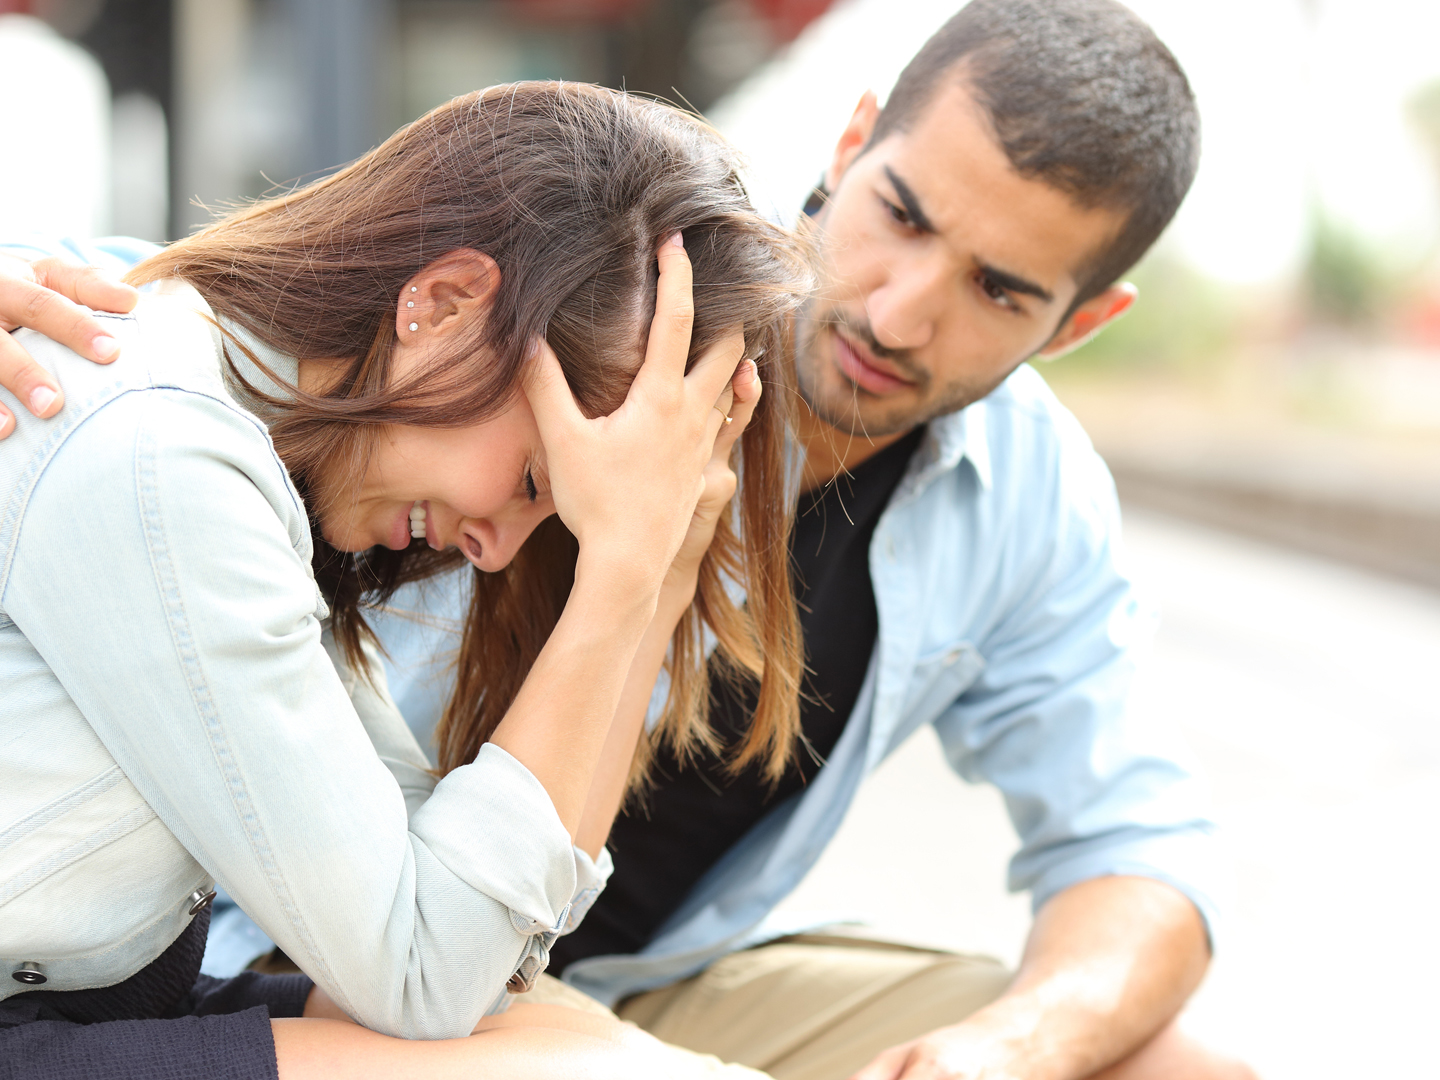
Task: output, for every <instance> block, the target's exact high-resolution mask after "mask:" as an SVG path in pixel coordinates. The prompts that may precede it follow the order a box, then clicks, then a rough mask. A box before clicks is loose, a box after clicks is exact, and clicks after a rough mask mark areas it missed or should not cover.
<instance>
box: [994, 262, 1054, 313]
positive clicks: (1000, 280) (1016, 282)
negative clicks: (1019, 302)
mask: <svg viewBox="0 0 1440 1080" xmlns="http://www.w3.org/2000/svg"><path fill="white" fill-rule="evenodd" d="M979 270H980V273H982V274H984V275H985V276H986V277H987V278H989V279H990V280H991V281H993V282H994V283H995V284H996V285H999V286H1000V287H1001V288H1002V289H1004V290H1005V291H1006V292H1013V293H1020V294H1021V295H1022V296H1034V297H1038V298H1039V299H1041V300H1043V301H1045V303H1047V304H1048V303H1050V301H1052V300H1054V299H1055V294H1054V293H1052V292H1051V291H1050V290H1049V289H1046V288H1043V287H1041V286H1039V285H1036V284H1035V282H1033V281H1029V280H1027V279H1026V278H1023V277H1020V276H1019V275H1017V274H1009V273H1006V272H1005V271H1004V270H1000V269H998V268H997V267H994V266H989V265H987V264H986V263H983V262H982V263H980V264H979Z"/></svg>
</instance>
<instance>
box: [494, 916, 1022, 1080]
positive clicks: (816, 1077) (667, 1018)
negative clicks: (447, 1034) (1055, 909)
mask: <svg viewBox="0 0 1440 1080" xmlns="http://www.w3.org/2000/svg"><path fill="white" fill-rule="evenodd" d="M1010 977H1011V975H1010V972H1009V971H1007V970H1006V969H1005V967H1004V966H1003V965H1001V964H1000V963H999V962H998V961H996V960H991V959H990V958H988V957H982V956H964V955H960V954H957V953H948V952H939V951H935V950H929V949H920V948H914V947H912V946H907V945H899V944H895V943H892V942H885V941H877V940H873V939H867V938H862V937H858V936H852V935H850V934H848V933H843V932H842V933H834V934H828V933H827V934H809V935H804V936H800V937H792V938H785V939H782V940H781V941H777V942H774V943H772V944H769V945H762V946H760V947H758V948H754V949H747V950H745V951H744V952H739V953H735V954H733V955H731V956H727V957H724V958H723V959H720V960H717V961H716V962H715V963H714V964H712V965H710V967H708V968H707V969H706V970H705V971H703V972H701V973H700V974H699V975H696V976H694V977H693V978H689V979H685V980H683V981H681V982H678V983H675V984H673V985H671V986H666V987H663V988H661V989H659V990H652V991H650V992H649V993H644V994H637V995H635V996H634V997H631V998H627V999H626V1000H625V1001H622V1002H621V1003H620V1007H619V1008H618V1009H617V1010H616V1012H617V1013H618V1015H619V1016H620V1018H621V1019H622V1020H628V1021H630V1022H631V1023H633V1024H636V1025H638V1026H639V1027H641V1028H643V1029H644V1030H645V1031H648V1032H650V1034H652V1035H654V1036H655V1037H656V1038H659V1039H662V1040H664V1041H665V1042H668V1043H672V1044H674V1045H676V1046H683V1047H685V1048H687V1049H689V1050H694V1051H697V1052H699V1053H702V1054H713V1055H714V1056H715V1057H717V1058H720V1059H721V1060H722V1061H728V1062H736V1063H739V1064H741V1065H748V1066H750V1067H751V1068H754V1069H760V1070H763V1071H764V1072H767V1073H769V1074H770V1075H771V1076H773V1077H775V1078H776V1080H845V1078H846V1077H848V1076H850V1075H851V1074H852V1073H854V1072H855V1071H856V1070H857V1069H859V1068H861V1067H862V1066H863V1065H865V1064H866V1063H867V1062H869V1061H870V1060H871V1059H872V1058H873V1057H874V1056H875V1055H876V1054H878V1053H879V1052H880V1051H881V1050H884V1049H886V1048H887V1047H890V1046H894V1045H896V1044H897V1043H903V1042H908V1041H909V1040H910V1039H914V1038H917V1037H918V1036H920V1035H923V1034H925V1033H926V1032H927V1031H933V1030H934V1029H936V1028H939V1027H944V1026H945V1025H947V1024H954V1023H958V1022H959V1021H960V1020H963V1019H964V1018H965V1017H967V1016H969V1015H970V1014H971V1013H973V1012H975V1011H976V1010H977V1009H980V1008H982V1007H983V1006H985V1005H987V1004H988V1003H990V1002H991V1001H994V1000H995V998H997V997H998V996H999V995H1000V994H1001V992H1003V991H1004V989H1005V987H1006V985H1007V984H1008V983H1009V981H1010ZM532 994H533V995H535V997H533V998H532ZM571 995H573V997H572V996H571ZM577 998H578V999H583V1002H581V1001H577V1000H575V999H577ZM520 1000H522V1001H523V1000H544V1001H546V1002H548V1003H552V1004H557V1005H558V1004H564V1005H573V1006H577V1007H582V1008H589V1009H591V1010H594V1009H599V1008H600V1006H599V1005H597V1004H596V1003H595V1002H594V1001H592V1000H591V999H589V998H586V997H585V996H584V995H583V994H580V993H579V992H578V991H575V990H573V989H571V988H570V987H568V986H565V985H564V984H562V983H559V982H557V981H556V980H553V979H548V978H547V979H542V980H541V982H540V983H539V984H537V986H536V988H535V990H534V991H532V992H531V994H527V995H525V997H524V998H522V999H520Z"/></svg>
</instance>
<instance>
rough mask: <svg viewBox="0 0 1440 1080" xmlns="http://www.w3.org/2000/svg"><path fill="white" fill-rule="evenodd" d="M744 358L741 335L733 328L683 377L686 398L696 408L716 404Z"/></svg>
mask: <svg viewBox="0 0 1440 1080" xmlns="http://www.w3.org/2000/svg"><path fill="white" fill-rule="evenodd" d="M744 355H745V332H744V331H743V330H741V329H739V328H736V329H735V330H732V331H730V333H728V334H726V335H725V336H724V337H723V338H721V339H720V340H719V341H717V342H716V343H715V344H714V345H711V346H710V348H708V349H706V350H705V352H704V353H702V354H701V356H700V358H699V359H698V360H696V361H695V366H694V367H693V368H691V369H690V374H688V375H686V376H685V394H686V397H687V398H688V399H689V400H690V401H691V402H693V403H694V404H696V405H698V404H699V403H701V402H705V403H711V402H714V401H716V400H717V399H718V398H719V397H720V395H721V394H722V393H724V392H725V390H726V388H727V387H728V386H729V385H730V380H731V379H733V378H734V376H735V372H736V370H737V368H738V367H739V366H740V358H741V357H743V356H744Z"/></svg>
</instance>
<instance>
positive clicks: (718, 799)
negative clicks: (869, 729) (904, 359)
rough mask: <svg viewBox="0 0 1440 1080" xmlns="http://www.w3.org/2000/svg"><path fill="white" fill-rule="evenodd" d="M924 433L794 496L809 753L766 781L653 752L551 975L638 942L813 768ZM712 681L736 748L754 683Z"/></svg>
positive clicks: (854, 688) (841, 712) (844, 688)
mask: <svg viewBox="0 0 1440 1080" xmlns="http://www.w3.org/2000/svg"><path fill="white" fill-rule="evenodd" d="M924 430H925V429H924V428H923V427H922V428H917V429H916V430H915V431H913V432H911V433H910V434H908V435H906V436H905V437H904V438H903V439H901V440H900V441H898V442H896V443H894V444H893V445H891V446H887V447H886V448H885V449H884V450H882V451H880V453H878V454H876V455H875V456H874V457H872V458H870V459H869V460H867V461H865V462H863V463H861V464H860V465H859V466H858V467H857V468H856V469H855V470H854V471H853V473H851V474H850V476H848V477H846V476H841V477H840V478H839V479H837V480H836V481H835V482H834V483H832V484H827V485H825V486H824V487H822V488H820V489H819V490H817V491H814V492H807V493H806V494H805V495H803V496H801V499H800V505H799V507H798V511H799V513H798V515H797V518H796V522H795V529H794V531H793V532H792V534H791V536H790V554H791V559H792V560H793V565H794V568H795V599H796V602H797V604H798V606H799V609H800V625H801V630H802V632H803V636H804V641H805V662H806V668H807V672H808V674H807V676H806V681H805V695H804V696H803V697H802V699H801V705H800V714H801V726H802V728H803V730H804V732H805V738H806V740H807V741H808V742H809V744H810V747H811V750H812V751H813V756H812V753H810V752H807V751H806V750H805V748H804V747H801V748H800V750H799V751H798V753H797V754H796V757H795V759H794V761H793V762H792V764H791V766H790V768H789V769H788V770H787V771H786V773H785V775H784V776H783V777H782V778H781V780H780V782H779V783H778V784H777V785H776V786H774V787H773V788H772V787H771V786H770V785H769V784H768V783H767V782H766V780H765V778H764V776H763V775H762V774H761V772H760V770H759V769H758V768H751V769H748V770H746V771H745V772H743V773H741V774H740V775H739V776H731V775H729V774H728V773H727V772H726V769H725V765H724V760H723V757H722V756H720V755H717V754H702V755H701V756H700V757H699V759H698V761H697V762H696V763H695V764H693V765H690V766H687V767H685V768H681V767H680V765H679V764H678V763H677V761H676V760H675V758H674V756H673V755H671V754H669V753H662V754H658V755H657V756H656V760H655V763H654V771H653V774H652V775H653V777H654V785H653V787H652V789H651V790H650V792H649V793H648V795H647V797H646V799H645V805H644V806H643V807H638V806H637V807H634V808H632V809H630V810H629V811H628V812H627V813H625V814H622V815H621V816H620V817H619V818H617V819H616V821H615V827H614V828H613V829H612V830H611V832H610V841H609V847H610V850H611V852H612V853H613V854H614V857H615V873H614V875H613V876H612V877H611V878H610V884H609V885H608V886H607V887H606V889H605V891H604V892H603V893H601V894H600V899H599V900H598V901H596V903H595V906H594V907H593V908H591V910H590V913H589V914H588V915H586V916H585V921H584V922H582V923H581V924H580V927H579V929H577V930H576V931H575V932H574V933H573V934H570V935H568V936H566V937H562V938H560V939H559V940H558V941H556V942H555V946H554V947H553V948H552V949H551V950H550V971H551V973H552V974H557V975H558V974H559V973H560V972H561V971H563V970H564V969H565V968H566V966H568V965H569V964H571V963H573V962H574V961H576V960H581V959H584V958H585V957H587V956H601V955H607V954H612V953H633V952H638V951H639V950H640V949H642V948H644V947H645V945H646V944H647V943H648V942H649V941H650V939H651V938H652V937H653V936H654V935H655V931H656V930H658V929H659V928H660V926H661V924H663V923H664V922H665V920H666V919H667V918H669V917H670V915H671V913H673V912H674V911H675V910H676V908H678V907H679V906H680V904H681V902H682V901H684V899H685V897H686V895H687V894H688V893H689V892H690V890H691V889H692V888H694V886H695V884H696V882H698V881H699V880H700V878H701V877H703V876H704V874H705V872H706V871H707V870H709V869H710V867H712V866H713V865H715V863H716V862H718V861H719V859H720V858H721V856H723V855H724V854H725V853H726V852H727V851H729V850H730V848H731V847H733V846H734V845H735V844H736V842H738V841H739V840H740V839H741V838H742V837H743V836H744V835H745V834H746V833H747V832H749V831H750V829H751V828H752V827H754V825H755V824H756V823H757V822H759V821H760V819H761V818H763V817H764V816H765V815H766V814H768V813H769V812H770V811H771V810H773V809H774V808H775V807H777V806H779V805H780V804H781V803H782V802H784V801H785V800H786V799H789V798H791V797H792V796H794V795H797V794H798V793H799V792H800V791H801V790H802V789H803V788H804V786H805V784H806V783H808V782H809V780H810V779H811V778H812V777H814V776H815V774H816V773H817V772H818V771H819V770H820V766H821V763H823V761H824V759H825V758H827V757H828V756H829V754H830V752H831V750H833V749H834V747H835V743H836V742H837V741H838V740H839V738H840V733H841V731H842V730H843V729H844V727H845V722H846V721H847V720H848V719H849V717H850V712H851V710H852V709H853V708H854V707H855V700H856V698H858V697H859V696H860V687H861V684H862V683H863V682H864V681H865V672H866V669H867V668H868V667H869V664H870V653H871V650H872V649H873V648H874V645H875V635H876V633H877V631H878V629H879V616H878V614H877V612H876V609H875V591H874V588H873V586H872V585H871V582H870V538H871V537H872V536H873V535H874V532H875V525H876V523H877V522H878V521H879V520H880V514H881V513H882V512H883V511H884V509H885V507H886V505H887V504H888V503H889V502H890V496H891V495H892V494H894V492H895V488H896V486H897V485H898V484H899V483H900V478H901V477H902V476H904V474H905V467H906V465H907V464H908V463H909V461H910V457H911V455H912V454H913V453H914V452H915V448H916V447H917V446H918V445H919V444H920V439H921V438H922V436H923V435H924ZM714 685H715V690H714V697H713V698H712V701H711V711H710V722H711V723H712V724H713V725H714V727H715V731H716V733H717V734H718V735H719V736H720V737H721V740H722V742H724V743H725V744H726V745H734V744H735V743H737V742H738V741H739V740H740V738H741V736H742V734H743V732H744V730H745V726H746V724H747V723H748V722H749V718H750V715H751V713H752V711H753V709H754V702H755V697H754V688H753V687H748V688H741V689H739V690H732V689H730V688H729V687H728V685H727V684H726V682H724V681H723V680H717V681H716V682H715V684H714ZM817 759H818V760H817Z"/></svg>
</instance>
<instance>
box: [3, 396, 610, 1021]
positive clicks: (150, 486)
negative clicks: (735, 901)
mask: <svg viewBox="0 0 1440 1080" xmlns="http://www.w3.org/2000/svg"><path fill="white" fill-rule="evenodd" d="M57 523H64V524H63V527H61V526H58V525H57ZM307 530H308V525H307V520H306V515H305V511H304V508H303V507H302V506H301V505H300V504H299V502H298V499H297V498H296V497H295V494H294V491H293V489H292V488H291V487H290V485H289V483H288V481H287V479H286V476H285V472H284V470H283V467H282V466H281V464H280V462H279V460H278V459H277V458H276V457H275V456H274V453H273V450H272V449H271V447H270V444H269V441H268V438H267V437H266V435H265V433H264V431H263V429H262V428H261V427H260V426H259V425H258V424H257V423H256V422H255V421H254V420H253V419H251V418H250V417H247V416H245V415H244V414H242V413H239V412H238V411H236V410H235V409H233V408H232V407H230V406H229V405H228V404H227V403H225V402H222V401H218V400H215V399H211V398H208V397H205V396H204V395H201V394H195V393H189V392H185V391H180V390H154V389H151V390H144V391H140V392H131V393H128V394H125V395H123V396H121V397H119V398H118V399H116V400H115V401H113V402H111V403H110V404H108V405H106V406H104V407H103V408H101V409H100V410H99V411H97V412H96V413H95V414H94V415H92V416H91V417H90V418H89V419H87V420H86V421H85V422H84V423H83V424H81V425H80V427H79V428H77V429H76V430H75V431H74V432H73V433H71V434H70V435H69V436H68V438H67V439H66V441H65V442H64V444H63V445H62V446H61V447H60V449H59V451H58V452H57V453H56V454H55V456H54V457H53V459H52V460H51V461H50V462H49V463H48V465H47V467H46V469H45V472H44V474H43V475H42V476H41V478H40V480H39V481H38V482H37V483H36V485H35V487H34V490H33V492H32V494H31V496H30V499H29V504H28V506H27V507H26V510H25V518H24V520H23V521H22V524H21V528H20V529H19V532H18V538H17V541H16V545H15V548H14V551H13V558H12V563H11V572H10V574H9V576H8V581H7V584H6V589H5V595H4V605H5V609H6V611H7V613H8V614H9V615H10V617H11V618H13V619H14V620H15V623H16V625H17V626H19V627H20V629H21V630H22V631H23V632H24V633H25V634H26V636H27V637H28V638H29V640H30V641H31V642H32V643H33V644H34V646H35V648H36V649H37V650H38V651H39V652H40V653H41V654H42V655H43V656H44V658H45V660H46V662H47V663H48V664H49V666H50V668H51V670H52V671H53V672H54V673H55V674H56V676H57V677H58V679H59V680H60V681H61V683H62V684H63V686H64V687H65V690H66V692H67V693H68V694H69V695H70V697H71V698H72V699H73V700H74V701H75V703H76V705H77V706H78V707H79V709H80V710H81V712H82V713H83V714H84V716H85V717H86V719H87V720H88V721H89V723H90V724H91V726H92V727H93V728H94V730H95V731H96V733H97V735H98V736H99V738H100V739H101V740H102V742H103V743H104V745H105V746H106V748H107V749H108V750H109V752H110V753H111V755H112V756H113V757H114V758H115V760H116V762H117V763H118V764H119V765H120V766H121V768H122V769H123V770H124V772H125V774H126V776H127V777H128V778H129V779H130V781H131V782H132V783H133V784H134V785H135V786H136V788H137V789H138V790H139V791H140V792H141V794H142V795H143V796H144V798H145V799H146V801H147V802H148V803H149V804H150V806H151V807H152V808H153V809H154V810H155V812H156V813H157V814H158V815H159V817H160V818H161V820H162V821H163V822H164V823H165V825H166V826H167V828H168V829H169V830H170V831H171V833H173V834H174V836H175V837H176V838H177V840H178V841H179V842H180V844H181V845H183V846H184V848H185V849H186V850H188V851H189V852H190V854H191V855H192V856H193V857H194V858H195V859H196V860H197V861H198V862H199V863H200V864H201V865H202V866H203V867H205V869H206V870H207V871H208V872H209V873H211V874H212V875H213V876H214V877H215V878H216V880H217V881H219V882H220V883H221V884H222V885H223V886H224V887H225V889H226V890H227V891H228V892H229V893H230V894H231V895H232V896H233V897H234V898H235V899H236V901H237V902H238V903H239V904H240V906H241V907H242V908H243V909H244V910H245V911H246V912H248V913H249V914H250V915H251V916H252V917H253V918H254V919H255V921H256V922H257V923H258V924H259V925H260V927H261V928H262V929H263V930H264V931H265V933H266V934H268V935H269V936H270V937H271V938H273V939H274V940H275V942H276V943H277V944H279V945H280V947H281V948H283V949H284V950H285V952H286V953H287V954H289V955H290V956H291V957H292V958H293V959H294V960H295V961H296V962H297V963H298V964H299V965H300V966H301V967H302V968H303V969H304V970H305V971H306V972H307V973H308V974H309V975H311V976H312V977H313V978H314V979H315V981H316V982H317V983H319V984H320V985H321V986H322V987H323V988H324V989H325V990H326V991H327V992H328V993H329V994H330V995H331V996H332V997H333V998H334V999H335V1000H336V1001H337V1002H338V1003H339V1004H340V1006H341V1007H342V1008H344V1009H345V1010H346V1011H347V1012H348V1013H349V1014H350V1015H352V1016H353V1017H355V1018H356V1019H357V1020H359V1021H360V1022H361V1023H363V1024H365V1025H367V1026H369V1027H371V1028H374V1029H376V1030H378V1031H382V1032H386V1033H389V1034H393V1035H399V1036H405V1037H411V1038H447V1037H455V1036H460V1035H464V1034H467V1033H468V1032H469V1031H470V1030H471V1028H472V1027H473V1026H474V1024H475V1023H476V1022H477V1021H478V1020H479V1019H480V1017H481V1016H482V1015H484V1014H485V1013H486V1012H487V1011H490V1010H492V1009H493V1008H496V1007H499V1006H500V1005H501V1004H502V1003H503V1001H504V996H505V987H506V984H507V982H509V981H510V980H511V979H512V978H513V977H515V976H516V975H517V973H519V974H520V975H521V977H522V978H524V977H526V976H527V972H528V973H529V974H530V975H533V972H534V968H535V967H536V965H537V961H538V962H540V963H543V960H544V954H545V948H546V945H547V944H548V941H547V939H551V938H553V935H554V934H556V933H559V932H561V931H562V930H563V929H564V928H565V926H566V923H567V920H569V919H570V918H571V917H572V915H573V912H574V910H575V908H576V907H577V906H578V905H579V904H581V903H585V902H586V901H585V899H584V898H585V897H586V895H587V890H588V889H592V888H595V889H596V891H598V888H597V884H603V874H602V873H601V872H600V871H599V870H597V868H596V867H594V866H593V865H591V864H589V860H583V864H582V861H581V859H579V858H577V855H576V853H575V851H574V848H573V847H572V844H571V840H570V837H569V835H568V833H567V832H566V830H565V828H564V827H563V825H562V824H561V822H560V820H559V817H558V815H557V814H556V812H555V809H554V807H553V805H552V804H551V802H550V799H549V797H548V796H547V794H546V792H545V790H544V788H543V787H542V786H541V785H540V783H539V782H538V781H537V780H536V779H535V777H534V776H533V775H532V774H531V773H530V772H529V771H528V770H527V769H526V768H525V767H524V766H523V765H521V764H520V762H519V761H517V760H516V759H514V758H513V757H511V756H510V755H509V754H507V753H506V752H505V751H503V750H501V749H500V748H498V747H495V746H486V747H484V748H483V749H482V751H481V753H480V754H479V756H478V757H477V759H476V760H475V761H474V762H473V763H472V764H470V765H466V766H464V767H462V768H460V769H457V770H455V771H454V772H452V773H450V774H449V775H448V776H446V777H445V778H444V779H442V780H440V781H439V782H438V783H434V786H433V792H430V791H428V790H426V789H428V787H429V785H430V784H431V783H433V781H432V780H431V779H429V778H422V776H421V770H420V763H419V762H418V761H414V760H411V761H408V762H407V761H406V760H405V759H406V758H408V757H412V756H413V753H412V750H411V749H410V748H406V747H403V746H399V744H396V745H394V746H391V747H390V748H389V750H388V751H387V747H386V746H385V745H383V740H377V743H376V744H374V745H372V740H371V738H370V736H369V733H367V728H366V725H365V724H364V723H362V722H361V718H360V717H359V716H358V715H357V709H356V706H354V705H352V702H351V700H350V697H349V695H348V694H347V692H346V688H345V686H344V685H343V684H342V679H341V677H340V675H339V674H338V673H337V671H336V668H335V666H334V665H333V664H332V662H331V659H330V657H329V656H328V655H327V652H326V649H325V646H324V644H323V642H322V619H323V617H324V615H325V610H324V604H323V602H322V601H321V599H320V597H319V595H318V592H317V590H316V586H315V583H314V580H313V578H312V576H311V574H310V572H309V567H308V550H309V546H308V531H307ZM390 708H392V709H393V705H391V706H390ZM410 742H411V746H412V747H413V739H412V740H410ZM377 749H378V752H377ZM415 749H416V750H418V748H415ZM387 753H388V754H389V756H390V757H394V758H395V759H396V760H395V761H394V762H386V761H382V760H381V757H382V756H383V755H386V754H387ZM387 764H389V765H390V766H391V767H390V768H387ZM396 767H398V768H399V772H392V770H393V769H394V768H396ZM407 769H408V770H410V771H408V772H407V771H406V770H407ZM404 776H409V777H410V778H411V781H412V782H411V783H409V784H408V785H406V784H405V781H404ZM397 777H399V778H400V780H399V782H397ZM402 785H404V786H406V787H408V788H409V790H402ZM426 795H428V798H427V797H425V796H426ZM407 796H409V797H410V799H411V802H412V805H413V808H414V813H413V815H412V814H410V813H409V812H408V808H407Z"/></svg>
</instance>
